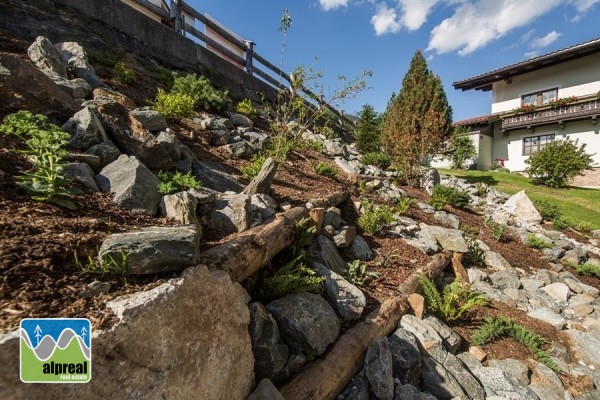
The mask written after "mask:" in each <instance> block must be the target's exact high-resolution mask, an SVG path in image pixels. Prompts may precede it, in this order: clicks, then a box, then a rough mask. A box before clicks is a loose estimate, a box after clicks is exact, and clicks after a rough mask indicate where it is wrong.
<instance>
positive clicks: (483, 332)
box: [472, 317, 562, 372]
mask: <svg viewBox="0 0 600 400" xmlns="http://www.w3.org/2000/svg"><path fill="white" fill-rule="evenodd" d="M484 321H485V322H484V323H483V325H482V326H481V327H479V328H478V329H477V330H476V331H475V332H474V333H473V338H472V339H473V343H475V344H477V345H479V346H482V345H484V344H486V343H489V342H492V341H494V340H496V339H499V338H500V337H502V336H510V337H512V338H514V339H516V340H518V341H519V342H520V343H521V344H523V345H525V347H527V348H528V349H529V350H530V351H531V352H532V353H533V354H535V356H536V357H537V358H538V359H539V360H540V361H541V362H542V363H543V364H545V365H546V366H547V367H549V368H552V369H553V370H554V371H557V372H562V369H561V368H560V367H559V366H558V364H556V362H554V360H552V358H551V357H550V355H549V354H548V353H546V352H545V351H544V350H542V349H541V346H542V345H543V344H545V343H547V342H548V341H547V340H546V339H545V338H544V337H542V336H540V335H538V334H537V333H535V332H533V331H531V330H529V329H527V328H525V327H524V326H523V325H520V324H517V323H516V322H515V321H513V320H512V319H510V318H507V317H485V318H484Z"/></svg>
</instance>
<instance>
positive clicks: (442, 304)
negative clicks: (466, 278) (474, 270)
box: [419, 276, 488, 322]
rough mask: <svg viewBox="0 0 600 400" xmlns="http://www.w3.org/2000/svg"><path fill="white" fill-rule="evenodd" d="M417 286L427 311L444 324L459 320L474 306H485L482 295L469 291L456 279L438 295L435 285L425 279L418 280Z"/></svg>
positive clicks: (484, 298) (486, 300)
mask: <svg viewBox="0 0 600 400" xmlns="http://www.w3.org/2000/svg"><path fill="white" fill-rule="evenodd" d="M419 284H420V285H421V287H422V288H423V293H424V294H425V300H426V306H427V311H428V312H431V313H432V314H434V315H435V316H436V317H438V318H439V319H441V320H442V321H444V322H451V321H455V320H457V319H460V318H461V317H462V316H463V315H464V313H465V312H467V311H468V310H469V309H470V308H472V307H474V306H485V305H487V304H488V299H487V297H485V296H484V295H483V294H481V293H479V292H475V291H473V290H471V288H470V287H469V285H465V284H463V283H462V282H461V281H460V279H459V278H456V279H455V280H454V281H453V282H452V283H451V284H450V285H447V286H446V287H445V288H444V289H443V290H442V292H441V293H440V292H439V291H438V289H437V288H436V287H435V284H434V283H433V282H432V281H431V280H430V279H429V278H427V277H425V276H422V277H420V278H419Z"/></svg>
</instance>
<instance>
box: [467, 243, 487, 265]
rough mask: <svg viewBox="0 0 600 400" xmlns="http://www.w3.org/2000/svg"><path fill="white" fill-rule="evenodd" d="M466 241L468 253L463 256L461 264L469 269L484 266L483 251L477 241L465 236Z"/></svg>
mask: <svg viewBox="0 0 600 400" xmlns="http://www.w3.org/2000/svg"><path fill="white" fill-rule="evenodd" d="M466 241H467V245H468V247H469V251H467V252H466V253H465V255H464V256H463V259H462V261H463V263H464V264H465V265H467V266H470V267H481V266H483V265H485V251H483V249H482V248H481V246H480V245H479V242H478V241H477V239H475V238H473V237H468V236H467V238H466Z"/></svg>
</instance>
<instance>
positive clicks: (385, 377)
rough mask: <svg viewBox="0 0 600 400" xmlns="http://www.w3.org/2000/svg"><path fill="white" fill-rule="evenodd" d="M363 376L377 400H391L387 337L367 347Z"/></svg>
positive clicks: (392, 392) (390, 356)
mask: <svg viewBox="0 0 600 400" xmlns="http://www.w3.org/2000/svg"><path fill="white" fill-rule="evenodd" d="M365 376H366V377H367V379H368V380H369V384H370V385H371V390H373V393H374V394H375V397H376V398H377V399H378V400H392V399H393V397H394V378H393V377H392V355H391V353H390V346H389V342H388V338H387V337H385V336H384V337H381V338H378V339H376V340H374V341H373V342H372V343H371V344H370V345H369V347H368V349H367V354H366V356H365Z"/></svg>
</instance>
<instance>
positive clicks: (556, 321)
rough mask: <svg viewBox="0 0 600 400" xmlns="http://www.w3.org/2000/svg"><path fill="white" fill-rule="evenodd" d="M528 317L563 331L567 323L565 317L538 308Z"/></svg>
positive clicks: (547, 309)
mask: <svg viewBox="0 0 600 400" xmlns="http://www.w3.org/2000/svg"><path fill="white" fill-rule="evenodd" d="M527 315H528V316H530V317H532V318H535V319H539V320H541V321H544V322H547V323H549V324H550V325H552V326H554V327H555V328H556V329H559V330H560V329H562V328H563V327H564V326H565V325H566V323H567V321H566V320H565V319H564V318H563V317H561V316H560V315H559V314H557V313H555V312H554V311H552V310H550V309H549V308H538V309H535V310H533V311H531V312H529V313H528V314H527Z"/></svg>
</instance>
